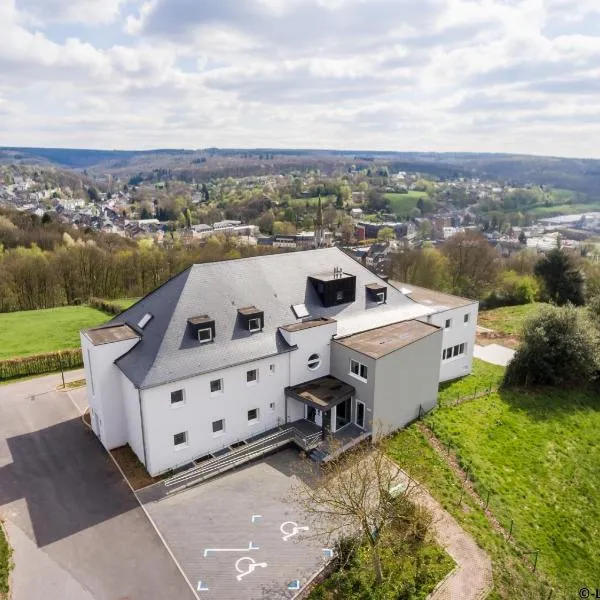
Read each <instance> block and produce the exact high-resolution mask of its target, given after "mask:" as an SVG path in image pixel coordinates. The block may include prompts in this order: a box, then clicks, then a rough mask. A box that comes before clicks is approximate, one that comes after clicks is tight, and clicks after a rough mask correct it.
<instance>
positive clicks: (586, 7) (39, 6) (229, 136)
mask: <svg viewBox="0 0 600 600" xmlns="http://www.w3.org/2000/svg"><path fill="white" fill-rule="evenodd" d="M0 24H1V29H0V146H2V145H4V146H7V145H10V146H55V147H72V148H107V149H112V148H114V149H150V148H205V147H210V146H218V147H237V148H241V147H244V148H257V147H274V148H335V149H361V150H401V151H402V150H404V151H440V152H442V151H451V152H455V151H460V152H513V153H526V154H541V155H555V156H574V157H592V158H600V1H599V0H149V1H146V0H0Z"/></svg>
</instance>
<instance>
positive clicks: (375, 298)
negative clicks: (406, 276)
mask: <svg viewBox="0 0 600 600" xmlns="http://www.w3.org/2000/svg"><path fill="white" fill-rule="evenodd" d="M365 290H366V292H367V298H368V299H369V300H371V301H372V302H376V303H377V304H385V302H386V301H387V286H386V285H383V284H381V283H369V284H367V285H366V286H365Z"/></svg>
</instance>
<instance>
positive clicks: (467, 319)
mask: <svg viewBox="0 0 600 600" xmlns="http://www.w3.org/2000/svg"><path fill="white" fill-rule="evenodd" d="M470 318H471V315H469V313H465V316H464V321H465V323H468V322H469V319H470Z"/></svg>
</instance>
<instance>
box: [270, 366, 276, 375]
mask: <svg viewBox="0 0 600 600" xmlns="http://www.w3.org/2000/svg"><path fill="white" fill-rule="evenodd" d="M269 373H271V374H273V373H275V365H269Z"/></svg>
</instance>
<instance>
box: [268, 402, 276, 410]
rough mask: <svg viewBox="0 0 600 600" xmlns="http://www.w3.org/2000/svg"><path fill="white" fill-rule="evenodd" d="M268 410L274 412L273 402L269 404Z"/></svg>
mask: <svg viewBox="0 0 600 600" xmlns="http://www.w3.org/2000/svg"><path fill="white" fill-rule="evenodd" d="M269 410H275V402H270V403H269Z"/></svg>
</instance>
